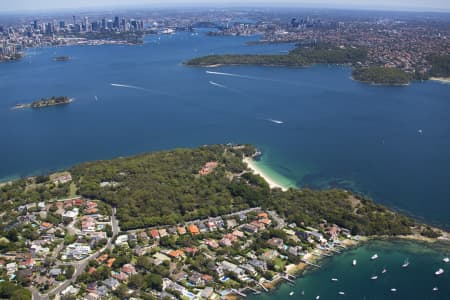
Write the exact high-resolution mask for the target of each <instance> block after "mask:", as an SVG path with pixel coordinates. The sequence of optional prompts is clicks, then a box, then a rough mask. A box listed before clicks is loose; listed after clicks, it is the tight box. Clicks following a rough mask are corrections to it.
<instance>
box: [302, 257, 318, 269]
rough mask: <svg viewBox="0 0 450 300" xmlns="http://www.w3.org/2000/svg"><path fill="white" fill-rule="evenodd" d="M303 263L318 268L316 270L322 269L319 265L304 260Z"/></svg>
mask: <svg viewBox="0 0 450 300" xmlns="http://www.w3.org/2000/svg"><path fill="white" fill-rule="evenodd" d="M302 262H303V263H305V264H307V265H308V266H313V267H316V268H320V266H319V265H316V264H313V263H312V262H309V261H307V260H304V259H302Z"/></svg>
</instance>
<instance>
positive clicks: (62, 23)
mask: <svg viewBox="0 0 450 300" xmlns="http://www.w3.org/2000/svg"><path fill="white" fill-rule="evenodd" d="M65 27H66V22H64V21H59V29H64V28H65Z"/></svg>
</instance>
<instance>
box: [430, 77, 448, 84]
mask: <svg viewBox="0 0 450 300" xmlns="http://www.w3.org/2000/svg"><path fill="white" fill-rule="evenodd" d="M430 80H433V81H439V82H441V83H449V84H450V78H448V77H447V78H446V77H431V78H430Z"/></svg>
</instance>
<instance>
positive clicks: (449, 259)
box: [442, 257, 450, 263]
mask: <svg viewBox="0 0 450 300" xmlns="http://www.w3.org/2000/svg"><path fill="white" fill-rule="evenodd" d="M442 261H443V262H445V263H448V262H450V258H448V257H444V259H443V260H442Z"/></svg>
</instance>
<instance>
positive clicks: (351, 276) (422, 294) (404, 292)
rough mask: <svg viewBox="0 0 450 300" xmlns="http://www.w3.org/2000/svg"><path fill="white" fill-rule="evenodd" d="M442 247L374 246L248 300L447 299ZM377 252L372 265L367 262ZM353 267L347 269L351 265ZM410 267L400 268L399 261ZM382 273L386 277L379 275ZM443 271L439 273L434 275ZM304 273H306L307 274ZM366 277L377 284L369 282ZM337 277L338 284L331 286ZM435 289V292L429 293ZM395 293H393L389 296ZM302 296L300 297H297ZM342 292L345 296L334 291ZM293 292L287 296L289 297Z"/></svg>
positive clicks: (328, 262)
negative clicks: (407, 263) (439, 271)
mask: <svg viewBox="0 0 450 300" xmlns="http://www.w3.org/2000/svg"><path fill="white" fill-rule="evenodd" d="M448 251H449V250H448V248H445V247H444V248H439V247H437V248H431V247H429V246H425V245H419V244H417V243H411V242H404V241H389V242H387V241H374V242H369V243H367V244H365V245H363V246H362V247H358V248H354V249H351V250H349V251H346V252H344V253H343V254H341V255H337V256H334V257H333V258H327V259H326V260H324V261H322V262H321V263H320V264H321V265H322V267H321V268H320V269H319V270H315V271H307V273H306V275H305V276H302V277H300V278H298V279H297V280H296V284H295V285H290V284H289V285H288V284H283V285H281V286H280V288H279V289H277V290H276V291H274V292H272V293H269V294H261V295H258V296H251V297H249V298H248V299H315V297H316V296H320V299H367V300H370V299H450V276H449V273H450V266H449V265H448V264H445V263H443V262H442V258H443V257H444V255H446V254H447V255H448ZM374 253H377V254H378V256H379V258H378V259H377V260H373V261H372V260H370V257H371V256H372V255H373V254H374ZM353 259H356V260H357V265H356V266H355V267H353V266H352V260H353ZM405 259H408V260H409V262H410V265H409V266H408V267H407V268H402V267H401V265H402V264H403V262H404V260H405ZM384 268H386V269H387V272H386V273H384V274H381V271H382V270H383V269H384ZM438 268H443V269H444V270H445V273H444V274H443V275H441V276H435V275H434V272H435V271H436V270H437V269H438ZM308 272H309V273H308ZM372 276H378V279H376V280H372V279H371V277H372ZM331 278H337V279H338V282H332V281H331ZM434 287H437V288H438V291H437V292H433V291H432V290H433V288H434ZM391 288H396V289H397V292H391V291H390V290H391ZM301 291H304V296H302V295H301ZM340 291H343V292H345V296H341V295H338V292H340ZM291 292H294V295H293V296H290V295H289V294H290V293H291Z"/></svg>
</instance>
